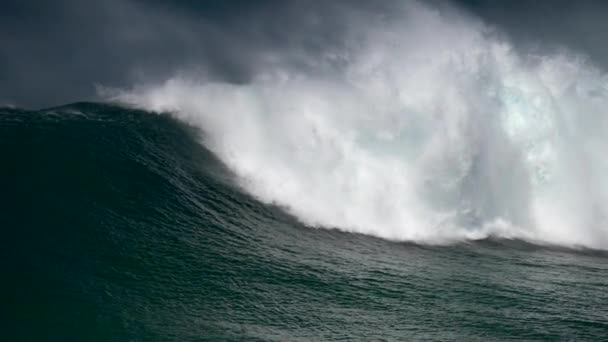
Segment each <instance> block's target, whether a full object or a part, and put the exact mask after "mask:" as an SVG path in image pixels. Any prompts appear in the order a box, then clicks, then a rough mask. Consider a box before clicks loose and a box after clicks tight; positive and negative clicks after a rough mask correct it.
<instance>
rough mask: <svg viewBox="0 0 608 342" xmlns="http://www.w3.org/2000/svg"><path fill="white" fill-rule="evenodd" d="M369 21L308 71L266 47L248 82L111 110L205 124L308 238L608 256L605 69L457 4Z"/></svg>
mask: <svg viewBox="0 0 608 342" xmlns="http://www.w3.org/2000/svg"><path fill="white" fill-rule="evenodd" d="M358 15H360V16H361V17H362V16H363V15H366V14H365V13H359V14H358ZM361 17H359V19H357V18H358V17H357V14H356V13H355V14H353V13H349V15H348V16H345V17H344V18H339V20H342V21H343V22H344V24H345V25H346V27H347V28H348V30H346V31H347V32H348V33H347V37H344V42H345V43H344V45H343V46H340V47H331V48H327V49H326V50H324V51H321V52H320V53H319V54H317V55H315V56H314V57H313V56H308V58H309V60H308V63H307V67H306V68H302V67H295V66H293V64H292V63H290V61H289V58H290V57H289V56H288V54H284V55H283V54H282V53H281V52H280V51H276V52H273V51H269V55H272V58H269V61H268V62H266V63H263V64H261V65H259V66H258V68H257V72H256V74H255V75H254V77H253V78H252V80H251V81H250V82H247V83H246V84H232V83H222V82H217V81H214V82H212V81H206V80H205V79H196V78H193V77H188V76H184V75H178V76H176V77H174V78H172V79H170V80H167V81H166V82H164V83H163V84H153V85H139V86H137V87H135V88H134V89H132V90H130V91H126V92H123V93H121V94H119V95H116V94H114V96H113V100H117V101H120V102H122V103H128V104H131V105H135V106H138V107H143V108H146V109H148V110H153V111H158V112H171V113H173V114H174V115H175V117H177V118H179V119H181V120H183V121H186V122H188V123H190V124H193V125H195V126H197V127H200V129H201V130H202V132H203V140H204V143H205V144H206V146H207V147H208V148H210V149H211V150H212V151H213V152H214V153H215V154H217V156H218V157H219V158H221V159H222V160H223V162H224V163H226V165H228V167H230V168H231V169H232V171H233V172H234V173H235V174H236V175H238V176H239V178H240V182H241V185H242V187H243V188H244V189H246V190H247V191H248V192H250V193H251V194H253V195H255V196H256V197H257V198H258V199H260V200H262V201H263V202H267V203H275V204H278V205H280V206H282V207H284V208H285V209H286V210H287V211H288V212H290V213H292V214H293V215H295V216H296V217H298V218H299V219H300V220H301V221H302V222H304V223H305V224H307V225H310V226H314V227H330V228H338V229H341V230H345V231H351V232H357V233H363V234H371V235H375V236H379V237H382V238H387V239H395V240H412V241H418V242H427V243H445V242H450V241H454V240H463V239H479V238H485V237H488V236H499V237H506V238H523V239H527V240H532V241H537V242H546V243H557V244H565V245H583V246H589V247H597V248H605V247H608V229H607V221H606V215H607V214H608V183H607V182H606V181H605V179H604V178H605V175H606V174H608V159H607V158H606V157H605V155H604V151H607V150H608V135H607V134H606V132H608V120H607V115H606V112H605V110H606V108H608V82H607V79H606V76H605V74H604V73H603V72H601V71H600V70H599V69H597V68H596V67H594V66H593V65H591V64H590V63H588V62H586V61H585V59H584V58H581V57H578V56H575V55H573V54H568V53H553V54H548V55H525V54H522V53H520V52H518V51H517V50H516V49H514V47H513V46H512V45H511V44H510V43H509V42H508V41H507V40H505V39H502V38H499V37H498V34H497V33H496V32H494V31H493V30H492V29H491V28H488V27H487V26H485V25H484V24H483V23H480V22H479V21H477V20H475V19H473V18H469V17H467V16H465V15H463V14H461V13H457V12H456V11H453V10H449V9H445V8H443V9H435V8H430V7H428V6H424V5H420V4H416V3H408V4H407V5H403V7H399V8H398V10H395V9H394V10H393V11H392V13H391V15H378V16H366V17H365V20H366V21H367V22H366V25H361V24H360V23H361V22H362V21H361V20H362V19H361Z"/></svg>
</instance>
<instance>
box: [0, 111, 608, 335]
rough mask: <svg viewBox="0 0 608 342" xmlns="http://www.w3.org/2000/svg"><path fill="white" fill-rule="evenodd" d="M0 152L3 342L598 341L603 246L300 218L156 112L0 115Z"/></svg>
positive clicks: (604, 299) (195, 135)
mask: <svg viewBox="0 0 608 342" xmlns="http://www.w3.org/2000/svg"><path fill="white" fill-rule="evenodd" d="M0 155H1V156H2V167H1V168H0V189H2V192H1V193H2V195H1V196H0V201H1V203H0V226H1V227H2V232H3V238H2V248H0V263H1V265H2V269H3V274H4V276H3V277H2V281H1V285H0V292H1V293H2V303H3V304H2V309H1V312H2V316H3V317H2V321H3V328H2V330H3V331H2V335H3V336H4V339H5V340H7V341H10V340H13V341H17V340H27V341H43V340H44V341H46V340H60V341H68V340H112V341H116V340H138V341H139V340H163V341H166V340H176V341H189V340H213V341H216V340H217V341H223V340H247V341H321V340H327V341H336V340H384V341H389V340H435V341H440V340H458V341H504V340H527V341H540V340H546V341H557V340H572V341H584V340H587V341H600V340H603V339H605V338H606V336H608V306H607V305H606V304H607V303H608V294H607V292H606V288H607V286H608V280H607V278H606V272H607V271H608V266H607V265H608V263H607V262H606V261H607V260H608V254H607V253H606V252H605V251H602V250H601V249H590V248H584V247H575V248H573V247H568V246H559V245H552V244H538V243H531V242H526V241H524V240H522V239H520V238H502V237H493V236H488V237H484V238H480V239H475V240H461V241H457V242H450V243H443V244H428V243H417V242H411V241H409V242H408V241H397V240H388V239H383V238H379V237H375V236H371V235H368V234H367V235H366V234H361V233H356V232H355V233H353V232H345V231H343V230H340V229H326V228H320V227H315V226H310V225H307V224H304V223H302V220H301V219H298V218H297V217H296V216H294V215H292V214H291V213H290V211H289V209H286V208H284V207H283V206H282V205H281V203H267V202H264V201H261V200H260V199H259V198H257V197H256V196H254V195H252V194H251V193H250V192H248V191H246V190H245V189H244V188H243V184H242V182H240V181H239V180H238V177H237V176H236V175H235V174H234V172H232V171H231V170H230V169H229V168H228V167H227V166H226V164H225V163H224V162H222V160H220V159H219V158H218V157H217V156H216V154H215V153H213V152H211V151H210V150H209V149H208V148H207V147H206V145H205V144H204V143H201V132H200V129H199V128H197V127H194V126H192V125H189V124H186V123H184V122H183V121H179V120H177V119H175V118H174V117H173V116H171V115H169V114H166V113H165V114H162V113H161V114H157V113H150V112H146V111H143V110H138V109H132V108H130V107H124V106H119V105H116V104H102V103H76V104H70V105H66V106H61V107H56V108H51V109H46V110H39V111H27V110H22V109H11V108H4V109H1V110H0ZM302 195H303V196H305V194H302Z"/></svg>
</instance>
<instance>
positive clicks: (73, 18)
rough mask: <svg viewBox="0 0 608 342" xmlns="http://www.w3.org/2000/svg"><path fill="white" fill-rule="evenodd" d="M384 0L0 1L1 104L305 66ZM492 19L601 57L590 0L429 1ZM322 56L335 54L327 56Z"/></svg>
mask: <svg viewBox="0 0 608 342" xmlns="http://www.w3.org/2000/svg"><path fill="white" fill-rule="evenodd" d="M392 3H393V2H392V1H383V2H377V3H371V2H366V1H333V2H311V1H276V0H263V1H236V0H232V1H202V2H196V1H186V0H182V1H174V2H171V4H167V2H164V1H143V0H107V1H77V0H59V1H52V2H50V1H43V0H25V1H19V0H8V1H3V2H2V4H1V5H0V105H16V106H24V107H44V106H47V107H48V106H54V105H60V104H65V103H69V102H74V101H83V100H95V99H96V94H97V91H96V87H97V86H99V85H101V86H103V87H128V86H130V85H133V84H136V83H141V82H150V81H155V80H162V79H166V78H168V77H170V76H171V75H174V74H175V73H202V74H204V75H205V77H207V78H211V79H221V80H222V81H227V82H234V83H241V82H247V81H248V79H249V78H250V77H251V75H252V73H253V72H254V70H255V69H256V68H257V67H258V66H259V65H260V64H267V63H274V62H275V59H274V57H275V55H276V54H280V55H281V63H291V64H293V66H294V67H297V68H321V69H322V68H323V67H325V66H319V65H309V63H310V61H318V59H315V58H309V56H310V55H318V54H323V53H328V51H329V52H331V50H332V49H338V48H339V47H340V46H341V45H342V44H344V41H345V40H347V39H352V38H353V37H351V36H349V32H347V30H348V27H352V26H348V25H344V24H343V23H344V21H345V20H347V19H348V20H351V22H352V18H353V17H354V18H356V19H354V20H357V21H358V22H359V25H366V22H367V20H374V18H375V17H382V16H390V15H391V4H392ZM435 6H436V7H437V8H438V10H442V9H445V8H447V7H449V8H450V10H458V11H462V12H463V13H465V14H466V15H468V16H470V17H471V18H474V20H480V21H483V22H485V23H486V24H487V25H488V26H489V27H495V28H496V31H497V32H500V33H501V34H504V35H505V36H506V37H508V39H511V40H513V41H514V42H515V46H516V47H518V48H522V49H531V50H534V49H560V48H565V49H572V50H575V51H577V52H578V53H581V54H582V55H585V56H589V57H590V58H591V59H593V60H594V62H596V63H597V64H598V65H600V66H602V65H605V62H604V58H605V56H607V54H608V50H607V49H608V47H605V44H603V43H602V39H603V37H602V33H603V32H607V30H608V23H607V22H606V21H605V20H602V17H603V16H604V15H605V14H606V13H608V11H607V10H606V9H607V8H608V6H607V5H605V4H603V3H600V2H593V1H584V2H576V3H574V2H568V1H558V2H557V3H556V2H555V1H540V2H534V4H529V3H523V2H516V3H514V2H512V1H473V0H469V1H459V2H452V3H449V4H448V3H445V2H436V3H435ZM333 63H338V64H339V61H335V60H334V62H333Z"/></svg>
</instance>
